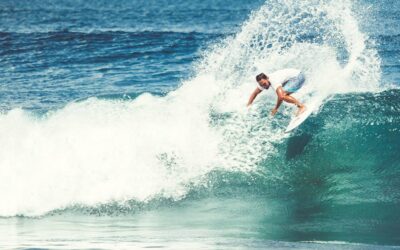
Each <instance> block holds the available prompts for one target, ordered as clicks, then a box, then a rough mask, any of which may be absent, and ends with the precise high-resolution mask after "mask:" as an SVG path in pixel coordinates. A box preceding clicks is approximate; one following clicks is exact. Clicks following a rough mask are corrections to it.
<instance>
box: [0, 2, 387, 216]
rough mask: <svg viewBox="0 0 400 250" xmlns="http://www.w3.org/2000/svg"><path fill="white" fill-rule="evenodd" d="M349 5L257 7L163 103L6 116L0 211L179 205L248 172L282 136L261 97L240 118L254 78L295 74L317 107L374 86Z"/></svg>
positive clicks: (149, 99)
mask: <svg viewBox="0 0 400 250" xmlns="http://www.w3.org/2000/svg"><path fill="white" fill-rule="evenodd" d="M337 6H340V8H338V7H337ZM351 8H352V5H351V2H350V1H346V0H342V1H294V0H286V1H277V0H272V1H268V2H267V3H266V4H264V5H263V6H262V7H261V8H260V9H259V10H258V11H256V12H254V13H253V14H252V15H251V16H250V18H249V20H248V21H247V22H245V23H244V24H243V25H242V27H241V30H240V31H239V32H238V33H237V34H236V35H234V36H232V37H229V38H227V39H226V40H225V41H223V42H221V43H218V44H215V45H214V46H212V47H211V48H209V50H207V51H205V52H204V56H203V59H202V60H200V61H199V62H198V63H197V65H196V72H197V75H196V76H195V77H194V78H193V79H190V80H187V81H186V82H184V83H183V85H182V87H180V88H179V89H178V90H176V91H174V92H171V93H170V94H168V95H167V96H166V97H154V96H151V95H149V94H144V95H142V96H139V97H138V98H137V99H135V100H133V101H104V100H98V99H96V98H93V99H89V100H86V101H83V102H79V103H71V104H69V105H67V106H66V107H65V108H63V109H61V110H58V111H55V112H53V113H49V114H48V115H47V116H45V117H42V118H38V117H35V116H34V115H32V114H29V113H27V112H24V111H22V110H18V109H16V110H12V111H11V112H9V113H7V114H3V115H1V116H0V142H1V143H0V149H1V150H0V197H2V202H1V205H0V215H1V216H14V215H17V214H23V215H42V214H45V213H47V212H49V211H52V210H54V209H62V208H65V207H69V206H72V205H74V204H80V205H83V206H96V205H98V204H102V203H107V202H111V201H116V202H119V203H121V204H124V202H125V201H127V200H136V201H139V202H146V201H149V200H151V199H153V198H154V197H159V196H162V197H166V198H172V199H181V198H182V197H184V196H185V195H186V194H187V192H188V190H189V189H190V187H193V186H196V185H206V184H207V180H206V175H207V173H209V172H210V171H212V170H214V169H220V170H225V171H243V172H246V171H255V170H257V166H258V165H257V164H258V162H259V161H260V160H263V159H265V158H267V157H268V156H269V155H271V154H274V152H275V151H274V150H275V148H274V146H273V145H274V143H275V142H279V141H280V140H282V139H283V137H284V135H283V133H282V131H283V129H284V126H282V125H280V124H279V123H277V120H276V119H275V120H273V119H271V118H270V117H268V116H267V115H266V113H265V109H266V107H269V106H271V105H272V102H274V101H275V100H274V98H275V97H273V94H272V93H269V94H268V95H269V97H268V98H263V97H261V98H259V99H258V100H257V103H256V105H255V107H254V109H253V110H251V111H250V112H248V113H247V112H243V110H244V106H245V103H246V101H247V98H248V95H249V93H250V92H251V91H252V90H253V88H254V87H255V82H254V76H255V75H256V74H257V73H259V72H260V71H266V72H270V71H273V70H276V69H280V68H284V67H297V68H301V69H302V70H303V71H305V73H306V75H307V84H308V86H307V88H306V91H304V92H303V93H300V94H299V98H302V99H304V100H307V98H308V96H310V95H311V94H312V95H313V96H314V98H319V100H320V101H321V103H322V101H323V100H324V99H325V98H326V97H328V96H329V95H331V94H334V93H338V92H348V91H371V90H375V89H377V86H378V85H377V83H378V81H379V74H380V71H379V63H380V62H379V58H378V57H377V53H376V51H373V50H372V49H367V48H366V46H365V39H366V37H367V36H366V35H365V34H363V33H362V32H361V31H360V30H359V29H358V28H357V27H358V24H357V18H356V16H355V15H354V13H353V12H352V10H351ZM343 55H344V56H343ZM338 58H339V59H338ZM366 62H368V63H366ZM268 105H269V106H268ZM282 112H283V113H284V115H286V118H287V116H288V115H290V114H291V112H292V111H291V110H289V109H284V110H283V111H282ZM277 119H278V118H277Z"/></svg>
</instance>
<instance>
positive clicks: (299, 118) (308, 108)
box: [285, 104, 315, 133]
mask: <svg viewBox="0 0 400 250" xmlns="http://www.w3.org/2000/svg"><path fill="white" fill-rule="evenodd" d="M314 108H315V107H314V105H313V104H311V105H310V104H309V105H307V104H306V110H305V111H304V112H303V113H301V114H300V115H298V116H295V117H293V118H292V120H291V121H290V122H289V125H288V126H287V127H286V130H285V133H288V132H290V131H292V130H293V129H295V128H297V127H298V126H300V124H302V123H303V122H304V121H305V120H306V119H307V118H308V117H309V116H310V115H311V113H312V112H313V110H314Z"/></svg>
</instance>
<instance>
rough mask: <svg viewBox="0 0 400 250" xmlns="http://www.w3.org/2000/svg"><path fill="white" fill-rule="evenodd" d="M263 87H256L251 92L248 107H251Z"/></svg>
mask: <svg viewBox="0 0 400 250" xmlns="http://www.w3.org/2000/svg"><path fill="white" fill-rule="evenodd" d="M261 91H262V90H261V89H259V88H256V89H255V90H254V91H253V93H251V95H250V98H249V101H248V102H247V107H250V105H251V104H252V103H253V101H254V99H256V97H257V95H258V94H260V93H261Z"/></svg>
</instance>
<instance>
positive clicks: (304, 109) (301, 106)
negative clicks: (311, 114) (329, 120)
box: [296, 105, 306, 116]
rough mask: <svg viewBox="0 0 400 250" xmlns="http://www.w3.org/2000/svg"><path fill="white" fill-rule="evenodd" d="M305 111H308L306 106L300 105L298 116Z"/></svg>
mask: <svg viewBox="0 0 400 250" xmlns="http://www.w3.org/2000/svg"><path fill="white" fill-rule="evenodd" d="M304 111H306V106H304V105H299V109H298V110H297V113H296V116H299V115H300V114H302V113H303V112H304Z"/></svg>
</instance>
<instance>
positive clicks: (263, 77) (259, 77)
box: [256, 73, 268, 82]
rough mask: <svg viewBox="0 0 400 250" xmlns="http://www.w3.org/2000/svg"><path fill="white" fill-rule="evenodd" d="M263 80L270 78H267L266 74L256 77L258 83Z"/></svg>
mask: <svg viewBox="0 0 400 250" xmlns="http://www.w3.org/2000/svg"><path fill="white" fill-rule="evenodd" d="M261 79H268V76H266V75H265V74H264V73H261V74H258V75H257V76H256V80H257V82H259V81H260V80H261Z"/></svg>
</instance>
